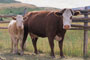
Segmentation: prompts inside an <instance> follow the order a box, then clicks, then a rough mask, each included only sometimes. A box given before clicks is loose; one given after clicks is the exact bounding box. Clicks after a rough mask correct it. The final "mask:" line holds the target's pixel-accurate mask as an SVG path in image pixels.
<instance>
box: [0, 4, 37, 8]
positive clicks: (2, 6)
mask: <svg viewBox="0 0 90 60" xmlns="http://www.w3.org/2000/svg"><path fill="white" fill-rule="evenodd" d="M11 7H13V8H20V7H28V8H36V6H34V5H31V4H25V3H9V4H8V3H7V4H3V3H0V9H2V8H11Z"/></svg>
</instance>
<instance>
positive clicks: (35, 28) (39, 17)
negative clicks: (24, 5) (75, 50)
mask: <svg viewBox="0 0 90 60" xmlns="http://www.w3.org/2000/svg"><path fill="white" fill-rule="evenodd" d="M78 14H79V12H76V11H73V10H72V9H63V10H61V11H58V12H51V11H37V12H28V13H27V14H26V15H25V17H27V18H26V19H25V21H24V38H23V42H22V51H23V50H24V48H23V46H24V43H25V41H26V38H27V35H28V33H31V34H30V35H31V38H32V43H33V46H34V52H35V53H36V54H37V46H36V44H37V39H38V37H48V41H49V44H50V48H51V54H50V55H51V56H52V57H55V55H54V39H56V40H58V43H59V48H60V56H61V57H64V55H63V50H62V48H63V40H64V35H65V33H66V30H67V29H69V28H71V22H72V16H73V15H78ZM37 36H38V37H37Z"/></svg>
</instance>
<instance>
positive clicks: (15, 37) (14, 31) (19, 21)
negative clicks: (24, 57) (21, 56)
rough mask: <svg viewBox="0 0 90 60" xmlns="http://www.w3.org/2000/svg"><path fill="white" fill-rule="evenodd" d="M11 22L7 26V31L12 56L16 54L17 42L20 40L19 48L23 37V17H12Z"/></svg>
mask: <svg viewBox="0 0 90 60" xmlns="http://www.w3.org/2000/svg"><path fill="white" fill-rule="evenodd" d="M12 18H13V20H11V21H10V23H9V25H8V31H9V35H10V38H11V52H12V53H13V54H18V53H19V52H18V42H19V40H20V47H21V43H22V40H23V35H24V25H23V16H22V15H17V16H16V17H12Z"/></svg>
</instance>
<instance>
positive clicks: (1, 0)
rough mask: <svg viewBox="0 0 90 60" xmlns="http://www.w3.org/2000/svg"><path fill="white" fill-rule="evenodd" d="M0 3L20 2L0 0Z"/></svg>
mask: <svg viewBox="0 0 90 60" xmlns="http://www.w3.org/2000/svg"><path fill="white" fill-rule="evenodd" d="M0 3H20V2H18V1H15V0H0Z"/></svg>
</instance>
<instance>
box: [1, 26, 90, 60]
mask: <svg viewBox="0 0 90 60" xmlns="http://www.w3.org/2000/svg"><path fill="white" fill-rule="evenodd" d="M7 25H8V24H0V26H7ZM83 32H84V31H83V30H68V31H67V33H66V35H65V39H64V46H63V51H64V55H65V56H67V57H68V56H69V57H83V39H84V37H83V34H84V33H83ZM26 43H27V44H26V51H25V54H26V56H25V55H24V56H19V57H18V55H15V56H14V55H13V54H11V53H10V49H11V40H10V36H9V34H8V30H7V29H0V56H3V57H5V58H7V57H9V59H12V58H10V56H11V55H12V57H13V58H15V57H17V58H20V59H21V60H24V59H25V58H26V57H27V58H28V59H29V58H30V57H32V56H33V46H32V41H31V39H30V36H28V38H27V42H26ZM54 43H55V48H54V49H55V55H56V56H57V57H59V47H58V42H57V41H54ZM37 47H38V50H39V51H40V52H41V53H40V54H39V55H41V56H40V57H39V55H35V56H34V57H35V58H38V57H39V58H41V60H42V59H44V58H45V57H47V58H50V56H49V53H50V47H49V43H48V39H47V38H39V39H38V42H37ZM89 50H90V32H89V31H88V52H87V56H88V57H90V51H89ZM28 54H29V56H30V57H28ZM34 57H32V59H34ZM23 58H24V59H23ZM28 59H27V60H28ZM13 60H14V59H13ZM17 60H18V59H17ZM35 60H40V59H35Z"/></svg>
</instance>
